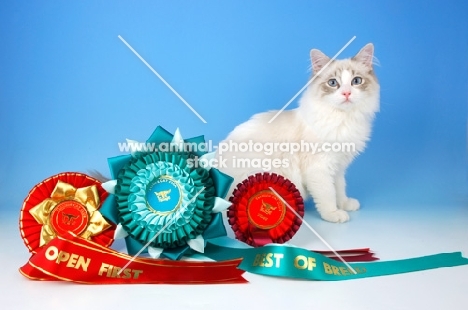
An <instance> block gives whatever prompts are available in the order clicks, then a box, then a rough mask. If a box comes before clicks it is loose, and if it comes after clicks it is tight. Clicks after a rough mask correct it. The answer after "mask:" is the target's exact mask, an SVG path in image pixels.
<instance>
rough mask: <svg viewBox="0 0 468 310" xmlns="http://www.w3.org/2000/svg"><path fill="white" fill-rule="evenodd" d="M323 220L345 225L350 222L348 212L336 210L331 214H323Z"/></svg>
mask: <svg viewBox="0 0 468 310" xmlns="http://www.w3.org/2000/svg"><path fill="white" fill-rule="evenodd" d="M320 215H321V216H322V219H324V220H325V221H328V222H332V223H344V222H347V221H349V215H348V212H346V211H343V210H335V211H331V212H322V213H321V214H320Z"/></svg>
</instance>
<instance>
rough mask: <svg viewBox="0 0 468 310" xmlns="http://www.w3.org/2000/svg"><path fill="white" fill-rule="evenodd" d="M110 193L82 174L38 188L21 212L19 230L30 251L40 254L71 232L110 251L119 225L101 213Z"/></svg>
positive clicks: (47, 181) (58, 178) (65, 176)
mask: <svg viewBox="0 0 468 310" xmlns="http://www.w3.org/2000/svg"><path fill="white" fill-rule="evenodd" d="M107 196H108V193H107V192H106V191H105V190H104V189H103V188H102V186H101V182H100V181H98V180H96V179H94V178H92V177H90V176H88V175H86V174H82V173H77V172H65V173H60V174H57V175H54V176H52V177H50V178H47V179H45V180H44V181H42V182H41V183H39V184H37V185H36V186H34V187H33V188H32V189H31V191H30V192H29V194H28V196H27V197H26V199H25V200H24V203H23V207H22V208H21V213H20V220H19V228H20V232H21V237H22V238H23V241H24V243H25V244H26V246H27V247H28V249H29V251H30V252H32V253H36V251H37V250H38V249H39V248H41V247H42V246H44V245H45V244H47V243H48V242H49V241H50V240H52V239H53V238H55V237H56V236H64V235H65V234H66V233H67V232H72V233H74V234H75V235H78V236H81V237H83V238H85V239H88V240H91V241H93V242H96V243H98V244H100V245H102V246H105V247H108V246H110V245H111V244H112V242H113V241H114V231H115V225H113V224H112V223H109V222H107V221H106V220H105V218H104V217H103V216H102V215H101V213H100V212H99V208H100V207H101V205H102V202H103V201H104V200H105V199H106V198H107Z"/></svg>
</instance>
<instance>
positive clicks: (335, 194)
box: [217, 43, 380, 223]
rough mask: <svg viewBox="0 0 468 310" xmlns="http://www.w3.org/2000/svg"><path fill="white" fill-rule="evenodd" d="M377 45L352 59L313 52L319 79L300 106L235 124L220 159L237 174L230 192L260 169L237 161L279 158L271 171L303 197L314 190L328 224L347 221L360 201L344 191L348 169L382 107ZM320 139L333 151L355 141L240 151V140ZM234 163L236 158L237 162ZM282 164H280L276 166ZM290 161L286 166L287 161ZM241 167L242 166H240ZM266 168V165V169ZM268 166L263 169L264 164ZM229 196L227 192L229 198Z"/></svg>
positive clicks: (314, 66)
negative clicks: (296, 148) (376, 70)
mask: <svg viewBox="0 0 468 310" xmlns="http://www.w3.org/2000/svg"><path fill="white" fill-rule="evenodd" d="M373 54H374V46H373V45H372V44H371V43H369V44H367V45H366V46H364V47H363V48H362V49H361V50H360V51H359V53H358V54H357V55H356V56H354V57H353V58H350V59H343V60H334V61H333V62H331V63H330V64H329V65H328V66H327V67H326V68H325V69H324V70H323V72H319V71H320V70H322V69H323V68H324V66H325V65H326V64H327V63H328V62H329V61H330V58H329V57H327V56H326V55H325V54H323V53H322V52H321V51H319V50H316V49H313V50H311V52H310V57H311V61H312V70H313V76H315V79H314V80H313V81H312V83H311V84H310V85H309V86H308V88H307V89H306V90H305V91H304V93H303V95H302V97H301V99H300V101H299V107H298V108H296V109H293V110H286V111H283V112H282V113H280V114H279V115H278V116H277V118H276V119H274V120H273V121H272V122H271V123H269V121H270V120H271V119H272V118H273V117H274V116H275V115H276V114H277V112H278V111H269V112H265V113H260V114H256V115H254V116H253V117H252V118H251V119H250V120H248V121H247V122H245V123H243V124H241V125H239V126H237V127H236V128H235V129H234V130H233V131H232V132H231V133H230V134H229V136H228V137H227V138H226V139H225V140H224V141H223V142H222V143H224V145H229V144H230V147H229V148H230V150H228V151H221V149H220V148H221V144H220V148H219V149H218V152H217V158H218V160H221V159H224V161H225V164H226V165H227V167H223V166H221V165H220V170H221V171H223V172H225V173H227V174H229V175H231V176H232V177H234V179H235V180H234V182H233V186H232V187H231V191H230V193H229V195H230V194H232V191H233V189H234V187H235V186H236V185H237V183H239V182H242V181H243V180H244V179H246V178H247V177H248V176H249V175H252V174H255V173H257V172H261V171H262V170H261V169H259V167H258V166H257V167H255V168H252V166H251V165H250V166H249V165H245V162H244V165H243V166H244V167H242V164H239V162H238V159H239V158H242V159H249V160H252V159H256V160H257V161H256V162H257V163H258V162H259V160H260V159H261V160H263V159H266V158H269V159H270V161H271V160H274V159H277V160H276V163H277V164H276V166H277V167H274V168H271V172H275V173H278V174H281V175H283V176H284V177H286V178H288V179H289V180H291V181H292V182H293V183H294V184H295V185H296V187H297V188H298V190H299V191H300V192H301V194H302V196H303V197H304V198H307V197H308V194H310V195H311V196H312V198H313V200H314V202H315V206H316V208H317V211H318V212H319V213H320V216H321V217H322V219H324V220H326V221H329V222H340V223H341V222H346V221H348V220H349V215H348V212H346V211H355V210H358V209H359V207H360V204H359V201H358V200H356V199H354V198H349V197H348V196H347V195H346V181H345V171H346V168H347V167H348V165H349V164H350V163H351V161H352V160H353V159H354V158H355V157H356V156H357V155H358V154H359V153H360V152H362V151H363V150H364V148H365V145H366V142H367V141H368V140H369V138H370V134H371V126H372V121H373V119H374V115H375V113H376V112H377V111H378V110H379V93H380V87H379V83H378V81H377V78H376V76H375V74H374V70H373V64H372V61H373ZM249 141H250V144H251V145H253V144H255V143H262V144H264V145H266V144H265V143H269V144H270V146H271V145H272V143H278V142H286V143H289V145H292V144H291V143H301V142H302V143H316V145H317V146H318V147H319V148H320V147H321V146H322V145H323V144H324V143H330V144H326V145H323V146H324V148H325V146H327V148H326V149H327V150H329V149H330V148H331V147H330V146H332V145H333V144H334V143H339V144H338V146H337V145H336V144H334V145H335V149H336V148H339V147H340V145H341V143H343V142H344V143H351V144H353V143H354V146H355V149H354V150H352V149H351V150H346V149H343V150H341V151H338V152H336V151H335V152H334V151H328V152H326V151H321V152H313V151H312V150H309V152H300V151H297V152H293V154H291V152H287V151H281V150H280V148H279V147H278V148H277V150H276V151H274V152H272V154H271V155H266V154H265V153H268V154H269V152H263V151H252V152H247V153H246V152H240V151H239V150H238V149H237V150H236V147H233V144H235V143H237V145H239V143H247V144H248V143H249ZM234 161H237V162H236V163H235V162H234ZM278 163H281V164H280V165H279V167H278ZM285 163H287V164H285ZM239 166H240V167H239ZM266 168H268V167H266ZM262 169H263V170H265V168H264V167H262ZM228 197H229V196H228Z"/></svg>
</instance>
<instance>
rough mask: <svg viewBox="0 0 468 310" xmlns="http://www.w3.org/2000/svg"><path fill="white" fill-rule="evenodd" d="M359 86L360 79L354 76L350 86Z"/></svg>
mask: <svg viewBox="0 0 468 310" xmlns="http://www.w3.org/2000/svg"><path fill="white" fill-rule="evenodd" d="M360 84H362V78H361V77H359V76H356V77H355V78H354V79H353V81H352V82H351V85H360Z"/></svg>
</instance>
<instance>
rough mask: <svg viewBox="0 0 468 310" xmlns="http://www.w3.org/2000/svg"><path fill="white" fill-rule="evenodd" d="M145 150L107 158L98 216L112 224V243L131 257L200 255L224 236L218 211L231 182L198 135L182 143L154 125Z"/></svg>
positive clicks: (226, 204) (170, 257)
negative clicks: (105, 195) (106, 179)
mask: <svg viewBox="0 0 468 310" xmlns="http://www.w3.org/2000/svg"><path fill="white" fill-rule="evenodd" d="M146 145H149V146H153V148H152V150H151V151H135V152H132V153H131V154H129V155H123V156H117V157H112V158H109V159H108V162H109V167H110V170H111V176H112V180H111V181H109V182H106V183H104V184H103V187H104V188H105V189H106V190H107V191H108V192H109V197H108V198H107V199H106V201H105V202H104V203H103V206H102V214H103V215H104V217H105V218H106V219H108V220H109V221H111V222H113V223H115V224H117V229H116V236H115V238H122V237H124V238H125V243H126V246H127V252H128V253H129V254H130V255H134V254H137V253H148V254H149V255H150V256H151V257H153V258H156V257H165V258H169V259H180V258H181V257H182V256H183V255H186V254H190V253H191V252H192V250H193V251H195V252H201V253H203V251H204V247H205V244H206V241H207V240H209V239H211V238H217V237H220V236H225V235H226V230H225V228H224V225H223V223H222V216H221V213H220V212H222V211H224V210H226V209H227V208H228V207H229V206H230V203H229V202H228V201H226V200H224V197H225V196H226V194H227V192H228V190H229V187H230V185H231V183H232V181H233V178H232V177H230V176H228V175H226V174H224V173H222V172H220V171H219V170H217V169H216V168H214V167H213V166H212V165H211V164H210V162H211V160H210V159H212V158H213V156H214V153H207V152H206V148H207V147H206V143H205V140H204V137H203V136H199V137H194V138H189V139H183V138H182V136H181V135H180V132H179V131H178V130H176V133H175V134H174V135H172V134H171V133H169V132H168V131H166V130H165V129H164V128H162V127H159V126H158V127H157V128H156V129H155V131H154V132H153V134H152V135H151V136H150V138H149V139H148V140H147V141H146ZM202 163H207V164H206V165H203V164H202Z"/></svg>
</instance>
